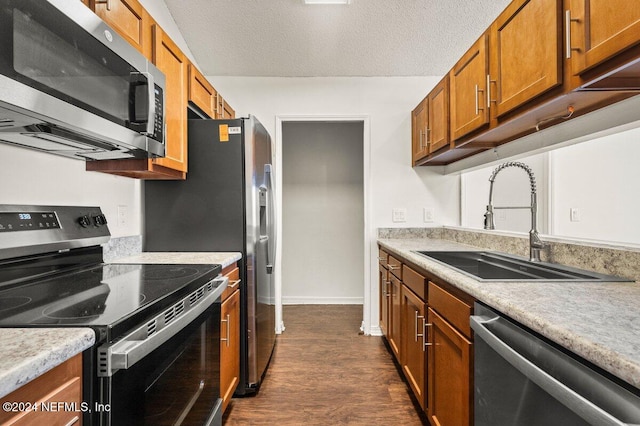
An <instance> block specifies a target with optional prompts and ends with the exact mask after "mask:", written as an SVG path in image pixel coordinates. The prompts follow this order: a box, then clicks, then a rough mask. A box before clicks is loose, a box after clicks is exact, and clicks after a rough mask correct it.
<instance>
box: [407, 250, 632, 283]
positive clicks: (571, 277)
mask: <svg viewBox="0 0 640 426" xmlns="http://www.w3.org/2000/svg"><path fill="white" fill-rule="evenodd" d="M415 253H418V254H420V255H422V256H426V257H428V258H430V259H432V260H435V261H437V262H440V263H443V264H445V265H448V266H450V267H452V268H454V269H457V270H458V271H460V272H462V273H465V274H467V275H470V276H472V277H473V278H475V279H479V280H482V281H633V280H630V279H627V278H622V277H616V276H613V275H604V274H599V273H596V272H591V271H585V270H582V269H578V268H573V267H570V266H565V265H559V264H556V263H547V262H531V261H529V260H527V259H525V258H520V257H518V256H512V255H508V254H504V253H498V252H492V251H416V252H415Z"/></svg>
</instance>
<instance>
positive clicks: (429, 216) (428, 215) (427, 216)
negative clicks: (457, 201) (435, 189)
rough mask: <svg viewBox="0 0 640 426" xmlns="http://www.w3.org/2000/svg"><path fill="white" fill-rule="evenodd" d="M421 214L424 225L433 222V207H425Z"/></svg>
mask: <svg viewBox="0 0 640 426" xmlns="http://www.w3.org/2000/svg"><path fill="white" fill-rule="evenodd" d="M422 213H423V217H424V221H425V222H426V223H432V222H434V221H435V211H434V209H433V207H425V208H424V209H422Z"/></svg>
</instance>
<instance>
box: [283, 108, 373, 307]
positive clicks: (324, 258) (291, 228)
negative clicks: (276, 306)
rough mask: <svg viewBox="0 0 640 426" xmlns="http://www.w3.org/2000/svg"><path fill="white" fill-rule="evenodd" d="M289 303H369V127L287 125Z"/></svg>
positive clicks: (286, 272) (286, 294)
mask: <svg viewBox="0 0 640 426" xmlns="http://www.w3.org/2000/svg"><path fill="white" fill-rule="evenodd" d="M282 127H283V133H282V159H283V160H282V218H283V220H282V241H283V242H285V244H283V246H282V302H283V304H304V303H316V304H362V303H363V298H364V297H363V296H364V295H363V291H364V274H363V272H364V271H363V268H362V265H363V264H364V245H363V242H364V182H363V138H364V127H363V123H362V122H332V123H327V122H317V121H315V122H297V121H296V122H285V123H283V126H282Z"/></svg>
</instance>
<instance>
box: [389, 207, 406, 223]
mask: <svg viewBox="0 0 640 426" xmlns="http://www.w3.org/2000/svg"><path fill="white" fill-rule="evenodd" d="M391 216H392V218H391V220H392V221H393V222H396V223H398V222H406V221H407V209H400V208H395V209H393V210H392V212H391Z"/></svg>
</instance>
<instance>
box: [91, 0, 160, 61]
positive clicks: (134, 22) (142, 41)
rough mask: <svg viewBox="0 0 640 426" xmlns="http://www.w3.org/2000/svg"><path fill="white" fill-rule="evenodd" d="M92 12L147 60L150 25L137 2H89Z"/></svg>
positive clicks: (149, 45) (107, 0) (136, 0)
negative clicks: (91, 5)
mask: <svg viewBox="0 0 640 426" xmlns="http://www.w3.org/2000/svg"><path fill="white" fill-rule="evenodd" d="M91 3H92V4H93V10H94V12H95V13H96V15H98V16H99V17H100V18H101V19H102V20H103V21H104V22H106V23H107V24H108V25H109V26H110V27H111V28H113V29H114V30H116V31H117V32H118V34H120V35H121V36H122V37H124V38H125V39H126V40H127V41H128V42H129V43H130V44H131V45H132V46H133V47H135V48H136V49H138V51H140V52H141V53H142V54H144V55H145V56H146V57H147V58H149V57H150V53H151V39H150V35H151V33H150V25H151V24H150V23H149V20H148V15H147V14H146V11H145V10H144V8H143V7H142V5H141V4H140V2H139V1H138V0H90V4H91Z"/></svg>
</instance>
